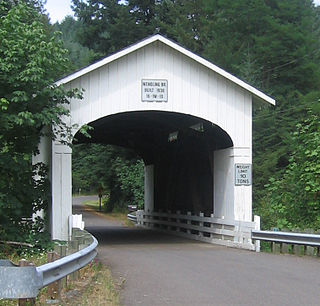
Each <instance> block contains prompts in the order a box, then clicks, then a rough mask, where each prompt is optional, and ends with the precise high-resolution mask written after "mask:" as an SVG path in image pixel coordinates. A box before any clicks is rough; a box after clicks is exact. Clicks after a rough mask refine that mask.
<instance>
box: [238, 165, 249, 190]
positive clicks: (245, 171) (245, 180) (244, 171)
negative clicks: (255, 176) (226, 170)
mask: <svg viewBox="0 0 320 306" xmlns="http://www.w3.org/2000/svg"><path fill="white" fill-rule="evenodd" d="M235 185H236V186H240V185H245V186H249V185H252V175H251V164H235Z"/></svg>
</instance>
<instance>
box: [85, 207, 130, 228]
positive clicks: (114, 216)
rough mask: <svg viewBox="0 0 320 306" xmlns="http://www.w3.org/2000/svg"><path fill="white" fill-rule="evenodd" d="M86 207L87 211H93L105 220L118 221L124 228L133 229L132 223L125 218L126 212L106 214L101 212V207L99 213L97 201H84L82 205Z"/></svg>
mask: <svg viewBox="0 0 320 306" xmlns="http://www.w3.org/2000/svg"><path fill="white" fill-rule="evenodd" d="M83 204H84V205H85V206H86V207H88V208H89V209H92V210H94V211H95V212H96V213H98V214H99V215H100V216H102V217H105V218H106V219H108V220H110V221H118V222H121V223H122V224H123V225H124V226H128V227H133V226H134V223H133V222H131V221H129V220H128V218H127V214H128V212H124V211H122V212H121V211H120V212H111V213H107V212H105V211H103V206H102V209H101V211H99V201H86V202H84V203H83Z"/></svg>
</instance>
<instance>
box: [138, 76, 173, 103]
mask: <svg viewBox="0 0 320 306" xmlns="http://www.w3.org/2000/svg"><path fill="white" fill-rule="evenodd" d="M141 100H142V101H143V102H168V80H141Z"/></svg>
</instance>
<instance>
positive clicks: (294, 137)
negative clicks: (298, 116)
mask: <svg viewBox="0 0 320 306" xmlns="http://www.w3.org/2000/svg"><path fill="white" fill-rule="evenodd" d="M319 102H320V100H319ZM319 102H318V103H319ZM319 113H320V112H319V108H318V111H317V112H312V111H311V110H309V112H308V114H309V116H308V118H307V119H305V120H304V121H303V122H301V123H299V124H297V129H296V131H295V132H294V133H292V134H291V144H292V147H293V148H292V152H293V153H292V155H291V157H290V159H289V165H288V167H287V168H286V170H285V172H284V173H283V175H282V176H281V177H280V178H278V177H272V178H270V181H269V184H267V185H266V187H267V194H266V197H265V199H264V201H265V203H264V204H265V205H262V206H261V207H260V208H259V209H258V213H260V214H261V215H262V216H263V217H265V218H262V221H264V220H265V224H263V226H264V227H265V228H267V229H269V228H270V227H278V228H280V229H283V228H287V229H288V228H289V229H295V228H300V229H305V228H312V229H314V230H318V229H320V184H319V183H320V146H319V143H320V116H319ZM266 203H268V205H266ZM266 216H267V217H266Z"/></svg>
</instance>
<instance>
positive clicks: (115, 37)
mask: <svg viewBox="0 0 320 306" xmlns="http://www.w3.org/2000/svg"><path fill="white" fill-rule="evenodd" d="M131 2H132V1H130V4H131ZM73 9H74V12H75V16H76V17H78V19H79V21H80V23H79V24H78V25H79V26H80V27H79V30H78V39H79V42H80V43H81V44H82V45H83V46H86V47H88V48H89V49H91V50H93V51H95V52H96V53H97V57H98V56H100V57H102V56H106V55H109V54H111V53H114V52H116V51H119V50H120V49H122V48H124V47H127V46H128V45H130V44H132V43H134V42H136V41H138V40H140V39H143V38H145V37H146V36H148V35H150V34H152V28H151V27H150V26H149V25H148V22H149V21H148V18H147V20H146V21H145V20H141V14H140V10H137V8H136V7H134V8H133V11H131V10H129V9H128V6H127V5H123V4H121V3H119V1H116V0H100V1H96V0H89V1H86V2H82V1H79V0H73ZM136 14H138V15H137V16H136Z"/></svg>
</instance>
